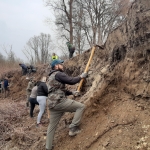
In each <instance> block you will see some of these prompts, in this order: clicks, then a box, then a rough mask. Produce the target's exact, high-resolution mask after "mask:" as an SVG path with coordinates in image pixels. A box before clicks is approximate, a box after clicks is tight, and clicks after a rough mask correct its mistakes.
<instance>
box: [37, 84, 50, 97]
mask: <svg viewBox="0 0 150 150" xmlns="http://www.w3.org/2000/svg"><path fill="white" fill-rule="evenodd" d="M37 96H48V88H47V85H46V83H45V82H40V84H39V86H38V89H37Z"/></svg>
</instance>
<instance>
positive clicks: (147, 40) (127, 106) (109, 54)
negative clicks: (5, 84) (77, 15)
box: [0, 0, 150, 150]
mask: <svg viewBox="0 0 150 150" xmlns="http://www.w3.org/2000/svg"><path fill="white" fill-rule="evenodd" d="M149 55H150V1H149V0H143V1H140V0H136V1H135V2H134V3H133V4H132V6H131V8H130V10H129V13H128V17H127V20H126V21H125V23H124V24H122V25H121V26H120V27H118V28H117V29H116V30H114V31H113V32H112V33H111V34H110V35H109V37H108V39H107V41H106V43H105V47H104V49H103V50H102V49H96V51H95V54H94V58H93V60H92V63H91V67H90V70H89V77H88V79H87V81H86V83H85V84H84V87H83V89H82V92H81V96H80V97H77V98H75V99H76V100H78V101H81V102H83V103H85V104H86V105H87V108H86V111H85V114H84V116H83V119H82V124H81V129H82V132H81V133H80V134H78V135H77V136H76V137H73V138H71V137H69V135H68V128H67V127H68V125H69V123H70V122H71V119H72V117H73V114H70V113H66V114H65V115H64V116H63V117H62V119H61V121H60V124H59V125H58V128H57V131H56V134H55V139H54V150H86V149H89V150H116V149H118V150H128V149H130V150H132V149H133V150H136V149H137V150H142V149H150V130H149V129H150V120H149V116H150V113H149V112H150V101H149V98H150V97H149V96H150V94H149V81H150V77H149V73H150V70H149V68H150V66H149V63H150V62H149ZM89 56H90V50H88V51H86V52H85V53H84V54H83V55H80V56H78V57H74V58H72V59H71V60H69V61H67V62H65V65H66V66H67V68H69V69H67V70H66V71H67V73H68V74H72V75H73V76H76V75H79V74H80V73H82V72H83V71H84V68H85V66H86V63H87V61H88V58H89ZM40 72H41V69H40V68H39V69H38V72H37V74H36V76H35V77H36V78H40V77H41V75H42V74H41V75H39V76H38V74H39V73H40ZM44 72H45V71H44V70H43V73H44ZM15 75H16V74H15ZM15 75H14V76H15ZM16 76H17V77H15V79H12V78H11V79H12V81H14V82H15V81H16V83H18V84H21V87H22V90H23V91H25V87H26V84H27V83H24V82H25V79H24V77H22V78H19V75H16ZM76 87H77V85H76V86H68V88H72V89H76ZM11 90H12V92H16V93H17V92H18V91H17V90H16V89H15V90H14V89H13V88H11ZM24 95H25V93H24ZM14 97H15V95H14ZM13 99H15V98H13ZM10 101H11V102H12V103H11V104H10V103H9V102H10ZM4 103H5V105H4ZM0 104H1V105H0V106H4V108H0V112H1V113H2V115H1V116H5V118H1V120H2V121H1V124H0V126H1V133H3V138H2V137H0V138H1V139H0V141H3V144H4V145H3V146H2V147H1V149H3V150H6V149H11V150H27V149H29V150H35V149H36V150H44V149H45V133H46V128H47V125H48V119H47V114H45V115H44V118H43V120H44V121H45V122H46V123H45V125H44V127H42V128H35V122H36V117H34V118H33V119H30V118H29V114H28V113H29V112H28V110H27V109H26V108H25V107H23V106H25V99H22V100H21V99H20V100H18V101H17V102H15V103H14V100H10V99H8V100H7V99H6V100H1V101H0ZM8 104H9V105H8ZM16 108H19V109H18V110H17V109H16ZM6 110H9V112H7V111H6ZM13 112H16V113H15V114H14V113H13ZM8 113H11V114H12V116H9V115H8ZM37 113H38V108H36V110H35V116H37ZM12 127H13V129H12ZM6 133H9V134H6Z"/></svg>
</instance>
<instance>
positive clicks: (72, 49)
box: [66, 42, 75, 58]
mask: <svg viewBox="0 0 150 150" xmlns="http://www.w3.org/2000/svg"><path fill="white" fill-rule="evenodd" d="M66 44H67V47H68V51H69V58H72V57H73V53H74V52H75V47H74V46H72V44H71V43H70V42H66Z"/></svg>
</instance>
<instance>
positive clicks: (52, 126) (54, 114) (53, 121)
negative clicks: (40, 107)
mask: <svg viewBox="0 0 150 150" xmlns="http://www.w3.org/2000/svg"><path fill="white" fill-rule="evenodd" d="M63 114H64V113H63V112H59V111H55V110H54V111H50V123H49V126H48V129H47V137H46V149H48V150H51V149H52V144H53V139H54V134H55V130H56V128H57V125H58V123H59V121H60V118H61V117H62V115H63Z"/></svg>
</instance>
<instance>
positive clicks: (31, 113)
mask: <svg viewBox="0 0 150 150" xmlns="http://www.w3.org/2000/svg"><path fill="white" fill-rule="evenodd" d="M34 107H35V104H34V103H32V102H30V117H33V110H34Z"/></svg>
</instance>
